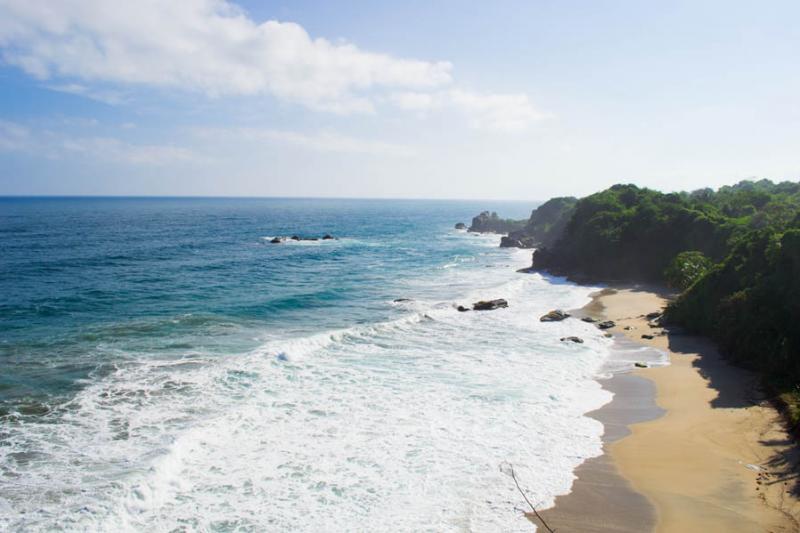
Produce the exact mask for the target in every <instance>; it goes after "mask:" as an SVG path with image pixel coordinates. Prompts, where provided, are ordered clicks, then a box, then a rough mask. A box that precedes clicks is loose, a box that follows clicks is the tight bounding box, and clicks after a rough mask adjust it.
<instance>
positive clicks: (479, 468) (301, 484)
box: [0, 235, 611, 531]
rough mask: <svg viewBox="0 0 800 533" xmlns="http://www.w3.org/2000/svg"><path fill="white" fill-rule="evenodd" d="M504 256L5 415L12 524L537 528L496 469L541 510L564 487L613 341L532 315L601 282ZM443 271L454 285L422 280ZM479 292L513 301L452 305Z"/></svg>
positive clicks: (144, 366)
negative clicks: (475, 308)
mask: <svg viewBox="0 0 800 533" xmlns="http://www.w3.org/2000/svg"><path fill="white" fill-rule="evenodd" d="M459 238H481V239H485V240H486V243H487V246H489V245H493V246H496V242H497V240H496V237H494V238H492V239H491V240H490V239H486V238H485V237H472V236H469V235H462V236H459ZM507 257H508V265H497V266H492V267H489V268H475V267H474V266H473V267H470V268H466V266H465V265H463V264H462V263H460V262H459V261H457V260H456V261H453V263H455V266H454V267H452V268H447V269H440V270H437V271H436V273H435V274H434V275H432V276H431V277H430V278H428V279H426V280H422V281H419V280H416V281H409V284H408V290H409V294H414V295H415V296H417V297H415V298H414V300H413V301H410V302H404V303H403V304H402V306H400V307H402V308H403V309H404V312H406V313H407V314H406V315H404V316H402V317H401V318H399V319H397V320H392V321H388V322H382V323H377V324H366V325H358V326H354V327H352V328H347V329H343V330H338V331H331V332H325V333H320V334H317V335H312V336H308V337H303V338H270V339H268V340H266V341H265V343H264V345H263V346H261V347H260V348H258V349H257V350H254V351H252V352H249V353H245V354H239V355H231V356H229V357H224V358H219V357H211V356H203V355H202V354H195V355H193V356H191V357H188V358H186V359H183V360H178V361H175V360H170V361H152V360H138V361H137V360H135V358H132V359H133V362H131V363H130V364H127V365H124V366H120V368H119V369H118V370H117V371H116V372H113V373H112V374H110V375H108V376H105V377H103V378H99V379H96V380H93V381H92V382H90V383H89V384H88V386H87V387H86V388H85V389H83V390H82V391H81V392H80V393H79V394H78V395H77V397H76V398H75V399H74V400H73V401H72V402H71V403H70V404H68V405H67V406H64V407H63V408H62V409H61V410H60V411H59V412H58V413H56V414H54V415H53V416H54V417H57V419H58V423H53V420H47V419H43V420H41V421H39V422H32V423H29V424H26V425H25V426H24V427H23V426H19V427H11V428H8V430H7V431H8V432H9V438H8V439H7V440H6V442H7V443H8V446H6V447H5V448H4V449H3V450H2V451H0V454H2V456H0V466H2V468H3V469H4V475H5V476H6V479H9V480H11V481H10V482H8V483H6V484H5V488H4V494H3V495H2V496H3V498H0V527H3V528H5V529H25V530H33V531H36V530H49V529H54V528H56V529H57V528H61V529H64V530H71V531H78V530H80V531H114V530H118V531H173V530H185V531H264V530H272V531H530V529H531V524H530V523H529V522H527V521H526V520H525V519H524V518H523V516H522V514H521V513H520V512H519V511H518V509H519V508H522V507H523V503H524V502H523V501H521V499H520V497H519V494H518V493H517V492H516V489H515V488H514V485H513V482H512V480H511V479H510V478H508V477H507V476H506V475H505V474H503V473H502V472H501V471H500V466H501V464H502V463H503V462H506V461H508V462H510V463H512V464H514V466H515V469H516V470H517V473H518V475H519V477H520V478H521V480H522V482H523V484H524V485H525V486H527V488H528V489H529V494H530V497H531V499H532V501H534V502H536V503H538V504H539V506H541V507H546V506H548V505H551V504H552V502H553V500H554V498H555V496H556V495H558V494H563V493H566V492H568V491H569V490H570V486H571V484H572V481H573V478H574V476H573V473H572V472H573V470H574V469H575V467H576V466H577V465H579V464H580V463H581V462H583V461H584V460H585V459H586V458H589V457H593V456H596V455H598V454H599V453H600V451H601V434H602V426H601V424H600V423H599V422H597V421H595V420H593V419H590V418H588V417H586V416H584V413H586V412H587V411H590V410H592V409H595V408H597V407H599V406H600V405H602V404H603V403H605V402H607V401H608V400H609V399H610V394H609V393H608V392H606V391H604V390H602V389H601V387H600V385H599V384H598V383H597V382H596V381H594V377H595V376H596V374H597V372H598V371H599V370H600V369H601V367H602V365H603V363H604V361H606V359H607V356H608V352H609V348H610V346H611V341H610V340H608V339H605V338H604V337H603V336H602V334H601V333H600V332H599V331H598V330H597V329H596V328H595V327H593V326H592V325H590V324H585V323H583V322H580V321H577V320H568V321H564V322H560V323H541V322H539V321H538V317H539V316H540V315H541V314H543V313H545V312H546V311H548V310H550V309H553V308H563V309H570V308H574V307H578V306H581V305H583V304H585V303H586V302H587V301H588V295H589V293H590V292H591V290H592V289H590V288H585V287H576V286H573V285H570V284H567V283H563V282H561V281H559V280H546V279H544V278H543V277H541V276H539V275H537V274H532V275H521V274H516V273H515V272H514V270H515V268H518V267H521V266H525V264H527V263H528V261H529V257H530V256H529V252H526V251H509V252H508V256H507ZM462 267H464V268H462ZM442 284H449V286H452V288H453V296H454V299H453V300H448V301H443V300H441V299H438V300H437V299H435V298H432V297H430V298H429V297H428V295H429V294H433V291H429V290H428V289H429V288H430V287H433V286H434V285H435V286H438V287H441V286H442ZM486 298H505V299H507V300H508V301H509V307H508V308H507V309H499V310H496V311H491V312H469V313H459V312H457V311H456V310H455V309H454V308H453V306H454V304H456V303H471V302H473V301H476V300H478V299H486ZM567 335H579V336H581V337H583V338H584V339H585V343H584V344H580V345H578V344H573V343H562V342H560V340H559V339H560V337H563V336H567ZM20 454H28V455H29V456H28V457H23V456H22V455H20Z"/></svg>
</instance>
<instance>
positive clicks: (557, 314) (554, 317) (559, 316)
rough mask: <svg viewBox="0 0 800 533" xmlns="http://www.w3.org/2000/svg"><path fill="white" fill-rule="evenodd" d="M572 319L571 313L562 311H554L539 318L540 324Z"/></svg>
mask: <svg viewBox="0 0 800 533" xmlns="http://www.w3.org/2000/svg"><path fill="white" fill-rule="evenodd" d="M569 317H570V314H569V313H566V312H564V311H562V310H561V309H554V310H553V311H550V312H549V313H547V314H546V315H543V316H541V317H540V318H539V322H561V321H562V320H565V319H567V318H569Z"/></svg>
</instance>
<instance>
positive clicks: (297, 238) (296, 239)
mask: <svg viewBox="0 0 800 533" xmlns="http://www.w3.org/2000/svg"><path fill="white" fill-rule="evenodd" d="M289 238H290V239H292V240H293V241H299V240H300V237H298V236H297V235H292V236H291V237H289Z"/></svg>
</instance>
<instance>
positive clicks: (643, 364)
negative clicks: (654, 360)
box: [633, 361, 647, 368]
mask: <svg viewBox="0 0 800 533" xmlns="http://www.w3.org/2000/svg"><path fill="white" fill-rule="evenodd" d="M633 366H635V367H636V368H647V363H640V362H638V361H637V362H636V363H634V364H633Z"/></svg>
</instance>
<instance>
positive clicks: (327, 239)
mask: <svg viewBox="0 0 800 533" xmlns="http://www.w3.org/2000/svg"><path fill="white" fill-rule="evenodd" d="M322 240H323V241H332V240H333V235H331V234H330V233H326V234H325V235H323V236H322Z"/></svg>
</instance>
